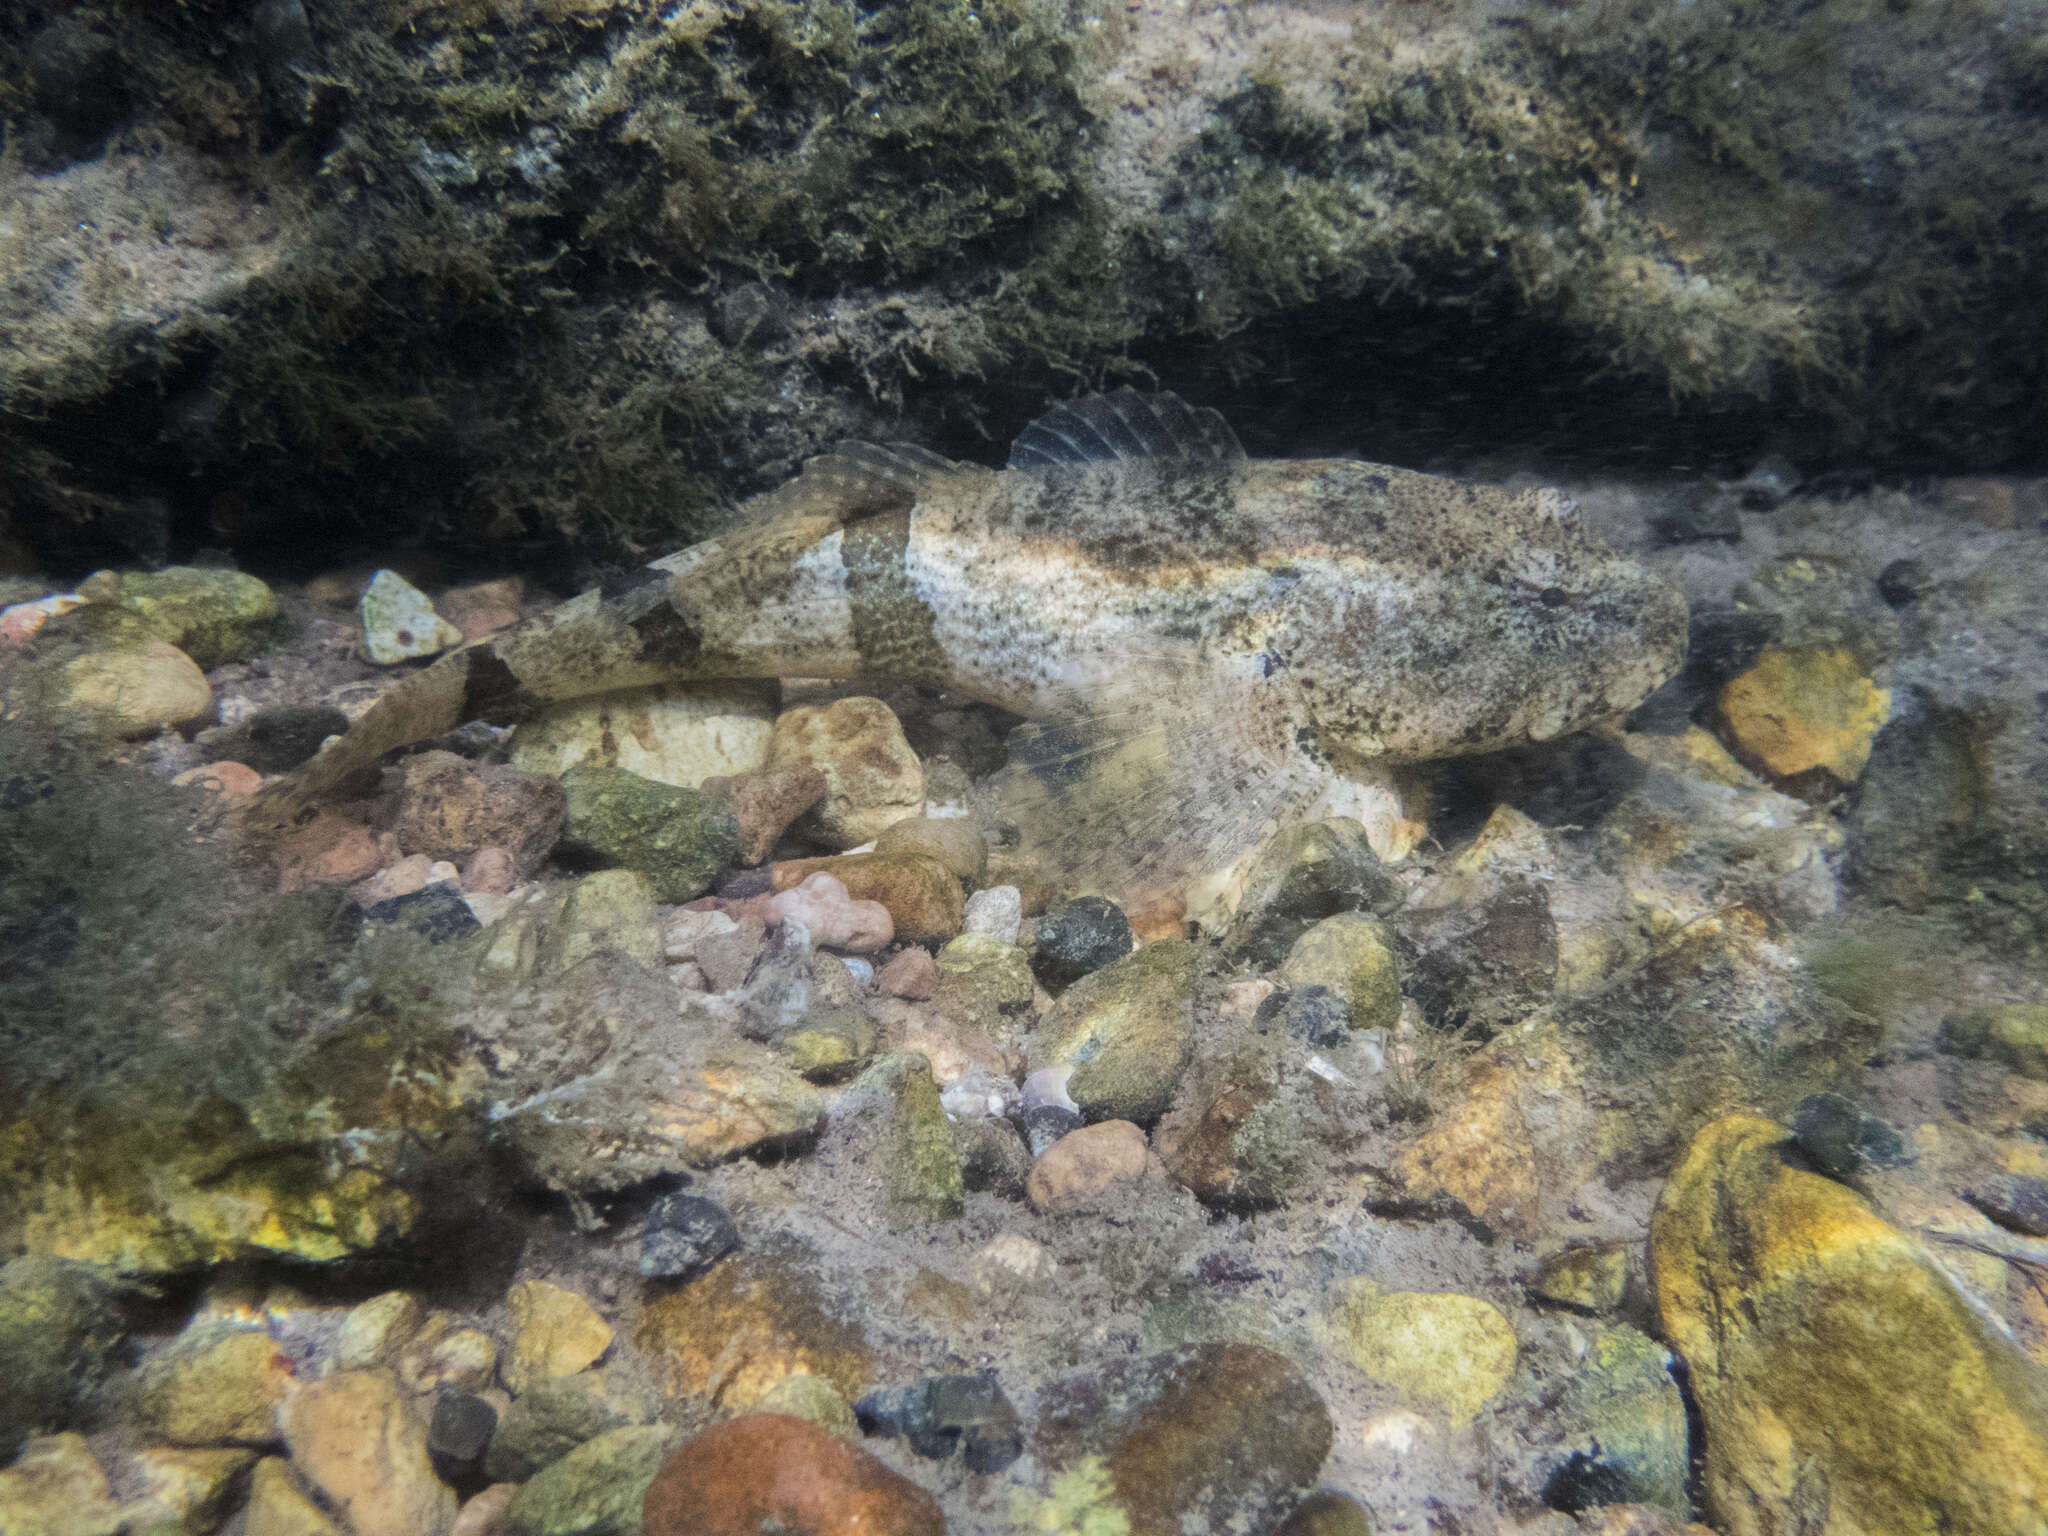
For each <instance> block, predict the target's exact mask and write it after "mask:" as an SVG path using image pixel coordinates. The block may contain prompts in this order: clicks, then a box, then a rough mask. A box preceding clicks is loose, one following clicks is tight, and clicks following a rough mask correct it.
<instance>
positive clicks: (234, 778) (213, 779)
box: [171, 761, 263, 800]
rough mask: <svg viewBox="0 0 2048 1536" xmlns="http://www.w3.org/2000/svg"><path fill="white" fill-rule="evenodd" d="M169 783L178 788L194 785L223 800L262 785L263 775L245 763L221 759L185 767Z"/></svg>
mask: <svg viewBox="0 0 2048 1536" xmlns="http://www.w3.org/2000/svg"><path fill="white" fill-rule="evenodd" d="M171 783H172V784H174V785H176V786H177V787H178V788H179V789H187V788H192V787H195V786H196V787H197V788H200V789H203V790H205V791H206V792H207V793H208V794H209V795H218V796H219V797H220V798H221V799H223V800H240V799H243V798H244V797H245V796H248V795H253V794H255V793H256V791H257V790H258V789H260V788H262V787H263V775H262V774H260V773H258V772H257V771H256V770H255V769H254V768H251V767H250V766H249V765H248V764H246V763H237V762H229V761H222V762H218V763H208V764H206V765H205V766H204V767H200V768H187V769H186V770H185V771H184V772H183V773H181V774H179V775H178V776H177V777H176V778H175V779H172V780H171Z"/></svg>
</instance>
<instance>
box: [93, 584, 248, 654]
mask: <svg viewBox="0 0 2048 1536" xmlns="http://www.w3.org/2000/svg"><path fill="white" fill-rule="evenodd" d="M78 592H79V595H80V596H81V597H84V598H86V599H88V600H90V601H91V602H95V603H106V604H109V605H111V606H113V607H117V608H123V609H126V610H127V611H128V612H130V613H133V614H135V615H136V616H137V617H138V618H140V619H141V620H142V622H143V624H144V625H145V627H146V628H147V629H148V631H149V633H150V634H151V635H153V636H155V637H156V638H157V639H159V640H161V641H163V642H164V643H165V644H167V645H174V646H176V647H177V648H178V649H179V650H181V651H183V652H184V653H185V654H186V655H187V656H190V657H191V658H192V660H193V661H194V662H196V663H198V665H199V666H200V667H201V668H203V669H205V670H207V671H212V670H213V668H215V667H218V666H222V665H225V664H226V663H228V662H231V661H245V660H247V659H248V658H249V657H251V656H253V655H255V654H256V653H257V652H258V651H259V650H261V649H262V648H263V646H264V645H265V644H266V643H268V642H269V640H270V639H271V637H272V635H273V634H274V633H275V631H276V628H277V620H278V607H277V594H276V593H274V592H272V591H271V590H270V588H269V587H268V586H266V585H265V584H264V583H263V582H261V581H259V580H257V578H255V577H254V576H249V575H245V574H243V573H242V572H241V571H229V570H215V569H212V568H202V567H197V566H185V565H173V566H169V567H167V568H165V569H164V570H161V571H98V572H95V573H94V574H93V575H91V576H88V577H87V578H86V579H85V580H84V581H83V582H81V583H80V584H79V587H78Z"/></svg>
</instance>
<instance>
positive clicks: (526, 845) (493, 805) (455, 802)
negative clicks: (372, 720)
mask: <svg viewBox="0 0 2048 1536" xmlns="http://www.w3.org/2000/svg"><path fill="white" fill-rule="evenodd" d="M568 804H569V799H568V795H567V794H566V793H565V792H564V791H563V789H562V781H561V780H560V779H554V778H549V777H548V776H547V775H545V774H539V773H522V772H520V771H519V770H518V769H517V768H506V767H490V766H480V765H478V764H476V763H473V762H471V761H469V760H468V759H467V758H463V757H457V756H456V755H455V754H454V753H453V752H422V753H420V754H419V755H418V756H417V757H411V758H408V759H406V764H405V787H404V789H403V790H402V791H400V794H399V802H398V841H399V844H400V846H401V847H403V848H405V849H406V850H407V851H408V852H411V853H424V854H426V855H427V856H428V857H429V858H434V859H449V860H462V859H466V858H468V857H469V856H470V855H471V854H473V853H475V852H476V851H477V850H478V849H481V848H503V849H504V850H505V851H506V852H507V853H509V854H511V855H512V864H513V867H514V868H515V869H516V870H517V871H518V872H519V873H520V874H521V875H522V876H523V875H528V874H531V873H532V872H533V871H534V870H535V869H536V868H538V867H539V865H540V861H541V860H542V859H544V858H546V857H547V855H548V850H549V849H551V848H553V847H554V846H555V840H556V839H557V838H559V837H560V836H561V835H562V819H563V817H564V816H565V815H566V814H567V813H568Z"/></svg>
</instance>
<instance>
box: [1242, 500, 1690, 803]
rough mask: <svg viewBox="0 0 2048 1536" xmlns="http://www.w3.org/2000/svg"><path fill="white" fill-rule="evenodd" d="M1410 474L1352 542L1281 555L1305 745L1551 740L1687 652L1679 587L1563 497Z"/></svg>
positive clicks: (1623, 700) (1286, 656) (1282, 628)
mask: <svg viewBox="0 0 2048 1536" xmlns="http://www.w3.org/2000/svg"><path fill="white" fill-rule="evenodd" d="M1356 468H1358V469H1375V468H1376V466H1369V465H1360V466H1356ZM1374 478H1376V479H1384V478H1385V476H1384V474H1381V475H1379V476H1376V477H1374ZM1405 478H1406V479H1407V480H1408V481H1409V482H1411V483H1410V484H1408V485H1406V486H1405V487H1404V495H1403V496H1402V498H1401V501H1402V503H1403V504H1402V505H1401V506H1400V507H1398V508H1389V507H1387V506H1386V505H1384V501H1385V497H1384V495H1383V494H1381V495H1380V496H1379V498H1378V500H1377V501H1374V500H1372V499H1370V498H1368V500H1367V502H1366V503H1365V506H1366V508H1367V509H1368V510H1369V511H1370V512H1371V514H1372V515H1371V516H1369V517H1366V518H1364V519H1362V520H1361V521H1360V522H1359V524H1358V525H1357V528H1356V536H1355V537H1354V538H1353V539H1352V540H1351V541H1350V542H1349V543H1348V544H1347V543H1344V542H1339V541H1335V540H1331V541H1326V542H1324V543H1323V544H1322V545H1321V546H1320V547H1318V548H1316V549H1314V550H1312V551H1304V552H1303V553H1301V554H1300V555H1297V556H1295V557H1294V558H1292V559H1290V560H1289V561H1288V562H1287V566H1286V569H1287V570H1288V571H1289V573H1290V580H1289V582H1288V586H1287V590H1286V592H1285V594H1284V596H1283V598H1282V599H1281V601H1280V603H1279V606H1278V612H1277V619H1278V622H1276V623H1275V624H1274V625H1273V626H1272V628H1271V630H1270V631H1269V632H1268V634H1267V636H1266V651H1265V656H1266V658H1267V660H1268V661H1269V663H1270V665H1272V666H1273V667H1275V668H1280V669H1284V671H1285V673H1286V674H1287V676H1288V678H1289V680H1290V681H1291V683H1292V685H1293V687H1294V689H1295V690H1296V693H1297V696H1298V697H1299V699H1300V701H1301V704H1300V713H1301V715H1302V717H1303V718H1304V721H1305V732H1306V738H1307V739H1304V740H1302V742H1301V745H1302V746H1303V747H1304V748H1307V749H1309V750H1311V751H1314V752H1319V753H1320V754H1322V755H1323V756H1324V757H1325V758H1327V759H1329V760H1332V761H1334V762H1337V763H1339V764H1341V763H1342V762H1343V761H1345V760H1378V761H1385V762H1412V761H1419V760H1426V759H1430V758H1441V757H1456V756H1464V755H1467V754H1473V753H1481V752H1492V751H1499V750H1501V749H1504V748H1507V747H1512V746H1518V745H1521V744H1524V743H1527V742H1541V741H1548V740H1550V739H1552V738H1554V737H1557V736H1561V735H1564V734H1566V733H1568V732H1571V731H1575V730H1579V729H1581V728H1583V727H1585V726H1589V725H1593V724H1596V723H1598V722H1600V721H1602V720H1607V719H1611V718H1614V717H1617V716H1620V715H1622V714H1625V713H1626V712H1627V711H1629V710H1631V709H1633V708H1634V707H1635V706H1636V705H1637V704H1639V703H1641V702H1642V700H1643V699H1644V698H1645V697H1646V696H1647V695H1648V694H1649V693H1650V692H1651V691H1652V690H1653V689H1655V688H1656V687H1658V686H1659V685H1660V684H1661V683H1663V682H1664V681H1665V680H1666V679H1667V678H1669V677H1671V676H1672V675H1673V674H1674V673H1676V672H1677V670H1678V669H1679V667H1680V666H1681V665H1682V664H1683V662H1684V659H1685V644H1686V603H1685V598H1684V597H1683V595H1682V594H1681V593H1680V592H1679V591H1678V589H1677V588H1676V587H1674V586H1672V585H1671V584H1670V583H1669V582H1667V581H1665V580H1664V579H1662V578H1661V577H1659V576H1658V575H1656V574H1655V573H1654V572H1652V571H1651V570H1649V569H1648V568H1647V567H1645V566H1644V565H1643V564H1641V563H1640V562H1639V561H1636V560H1634V559H1632V558H1630V557H1629V556H1627V555H1625V554H1621V553H1617V552H1616V551H1614V550H1612V549H1609V548H1607V547H1606V546H1604V545H1603V544H1601V543H1600V542H1599V541H1598V540H1597V539H1595V538H1594V537H1593V536H1592V535H1591V534H1590V533H1589V532H1588V531H1587V530H1585V529H1584V528H1583V527H1582V526H1581V525H1580V523H1579V520H1578V518H1577V516H1576V514H1575V512H1574V511H1573V509H1572V507H1571V504H1570V503H1569V502H1568V501H1567V500H1565V498H1564V497H1563V496H1562V495H1560V494H1559V493H1557V492H1555V491H1524V492H1507V491H1501V490H1496V489H1493V488H1490V487H1467V486H1461V485H1459V484H1458V483H1457V482H1452V481H1441V480H1435V479H1434V477H1429V476H1420V475H1415V476H1407V477H1405ZM1431 487H1435V488H1437V489H1436V490H1435V492H1434V495H1433V496H1432V494H1431V493H1430V492H1431ZM1340 489H1341V487H1340ZM1324 490H1325V494H1328V491H1329V488H1328V487H1327V486H1326V487H1325V488H1324ZM1475 493H1477V494H1475Z"/></svg>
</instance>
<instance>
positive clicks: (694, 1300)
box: [636, 1253, 874, 1412]
mask: <svg viewBox="0 0 2048 1536" xmlns="http://www.w3.org/2000/svg"><path fill="white" fill-rule="evenodd" d="M636 1338H637V1342H638V1343H639V1345H640V1348H641V1349H643V1350H645V1351H646V1352H647V1353H648V1354H649V1355H650V1356H652V1357H653V1359H654V1362H655V1364H656V1367H657V1368H658V1369H659V1370H660V1371H661V1373H662V1374H663V1376H664V1377H665V1379H666V1385H667V1387H668V1390H670V1391H671V1392H674V1393H677V1394H680V1395H685V1396H691V1397H702V1398H708V1399H710V1401H711V1402H712V1403H713V1404H715V1405H716V1406H718V1407H721V1408H723V1409H725V1410H726V1411H727V1412H733V1411H736V1410H739V1409H744V1408H747V1407H750V1406H751V1405H752V1404H754V1403H755V1402H757V1401H759V1400H760V1398H761V1396H762V1394H764V1393H765V1392H767V1391H768V1390H769V1389H770V1388H771V1387H773V1386H774V1385H775V1384H776V1383H777V1382H779V1381H781V1380H782V1379H783V1378H785V1377H788V1376H794V1375H796V1374H797V1373H798V1372H808V1373H809V1374H810V1375H813V1376H823V1377H825V1378H827V1379H828V1380H830V1381H831V1383H832V1384H833V1385H834V1386H836V1387H837V1388H838V1389H839V1390H840V1392H841V1394H842V1395H843V1396H845V1397H846V1398H847V1400H848V1401H852V1400H853V1399H855V1398H858V1397H859V1396H860V1395H861V1394H862V1393H863V1392H865V1391H866V1390H867V1386H868V1383H869V1379H870V1378H871V1377H872V1375H873V1373H874V1361H873V1356H872V1354H871V1353H870V1351H869V1348H868V1343H867V1340H866V1339H865V1338H864V1337H862V1335H861V1333H860V1330H859V1329H858V1328H856V1327H854V1326H853V1325H852V1324H851V1323H849V1322H847V1321H846V1320H845V1319H843V1318H842V1317H840V1316H839V1315H838V1314H837V1313H835V1312H833V1311H832V1310H830V1309H829V1308H828V1307H827V1306H826V1303H825V1299H824V1297H823V1296H822V1295H821V1294H820V1293H819V1290H818V1286H817V1282H816V1281H815V1280H813V1279H812V1278H811V1276H810V1275H809V1274H808V1273H807V1272H806V1271H804V1270H802V1269H799V1268H797V1267H796V1266H795V1265H794V1264H793V1263H791V1262H789V1261H788V1260H786V1259H784V1258H782V1257H781V1256H779V1255H771V1254H750V1253H742V1254H737V1255H735V1256H734V1257H732V1258H729V1259H727V1260H725V1262H723V1263H722V1264H719V1265H718V1266H717V1267H716V1268H714V1269H712V1270H711V1271H710V1272H709V1273H708V1274H706V1275H704V1276H703V1277H702V1278H701V1279H698V1280H696V1281H693V1282H692V1283H691V1284H690V1285H688V1286H686V1287H685V1288H684V1289H682V1290H680V1291H675V1292H672V1293H671V1294H669V1295H667V1296H663V1297H661V1298H659V1299H658V1300H656V1301H654V1302H651V1303H649V1305H648V1306H647V1308H646V1309H645V1310H644V1311H643V1312H642V1313H641V1317H640V1329H639V1332H638V1334H637V1335H636Z"/></svg>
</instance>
